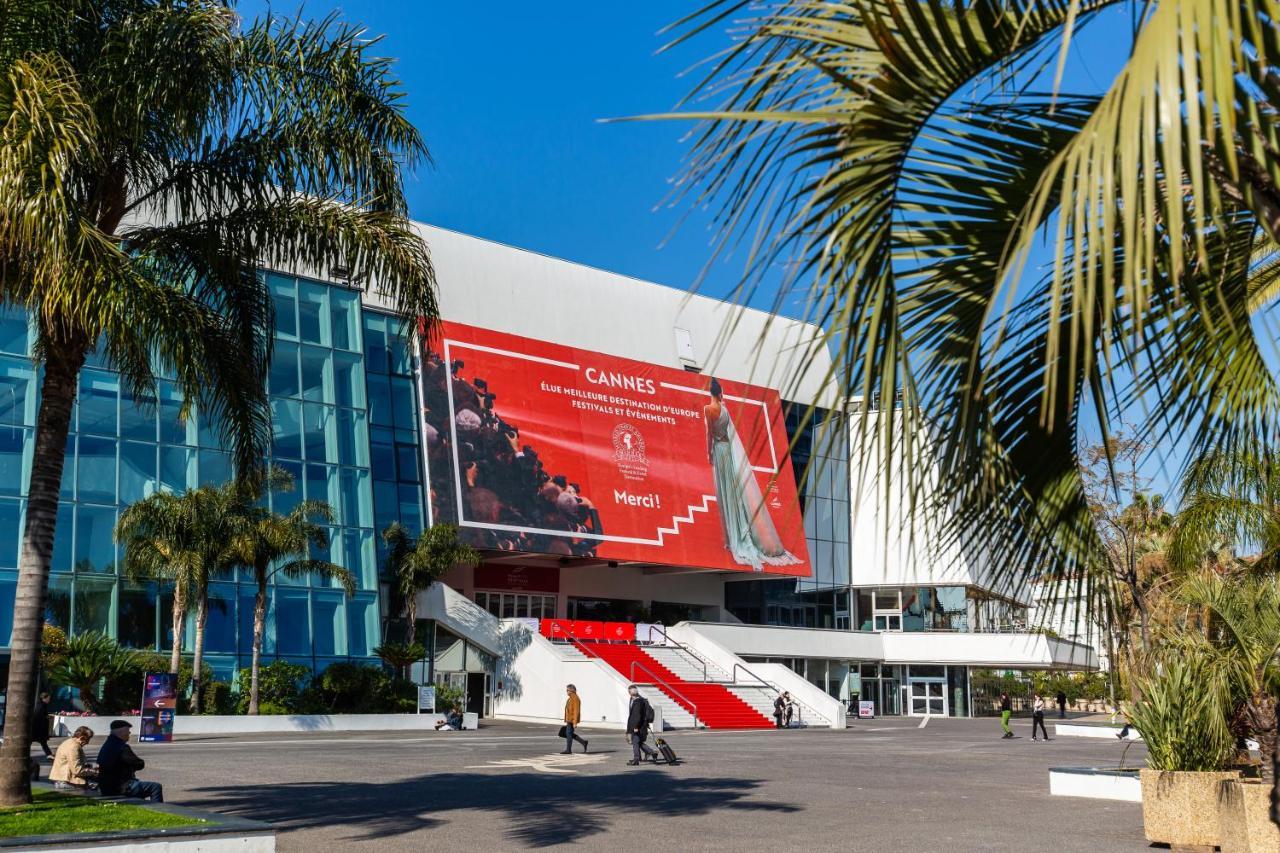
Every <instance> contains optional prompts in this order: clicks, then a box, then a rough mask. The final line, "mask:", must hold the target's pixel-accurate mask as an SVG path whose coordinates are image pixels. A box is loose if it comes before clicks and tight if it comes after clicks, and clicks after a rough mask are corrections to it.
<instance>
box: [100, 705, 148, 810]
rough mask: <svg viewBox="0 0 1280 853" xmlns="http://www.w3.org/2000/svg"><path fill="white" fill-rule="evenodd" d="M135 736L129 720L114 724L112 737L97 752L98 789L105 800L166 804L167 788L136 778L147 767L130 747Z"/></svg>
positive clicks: (117, 721) (114, 721)
mask: <svg viewBox="0 0 1280 853" xmlns="http://www.w3.org/2000/svg"><path fill="white" fill-rule="evenodd" d="M132 733H133V724H132V723H130V722H128V721H127V720H112V721H111V736H110V737H108V738H107V740H106V742H105V743H104V744H102V749H100V750H98V788H99V790H101V791H102V795H103V796H105V797H119V796H125V797H136V798H137V799H139V800H151V802H153V803H163V802H164V787H163V786H161V784H160V783H159V782H143V781H142V780H140V779H139V778H138V776H137V773H138V771H139V770H141V769H142V768H144V767H146V766H147V763H146V762H145V761H143V760H142V759H141V758H139V757H138V756H136V755H134V753H133V750H132V749H131V748H130V747H129V736H130V735H131V734H132Z"/></svg>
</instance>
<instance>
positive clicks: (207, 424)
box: [195, 412, 222, 450]
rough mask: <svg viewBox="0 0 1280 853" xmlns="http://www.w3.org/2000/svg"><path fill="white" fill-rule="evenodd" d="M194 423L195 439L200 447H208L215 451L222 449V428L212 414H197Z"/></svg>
mask: <svg viewBox="0 0 1280 853" xmlns="http://www.w3.org/2000/svg"><path fill="white" fill-rule="evenodd" d="M195 421H196V438H197V440H198V441H199V443H200V446H201V447H209V448H213V449H215V450H217V449H219V448H221V447H222V427H221V424H219V423H218V418H217V416H216V415H214V414H213V413H212V412H197V413H196V416H195Z"/></svg>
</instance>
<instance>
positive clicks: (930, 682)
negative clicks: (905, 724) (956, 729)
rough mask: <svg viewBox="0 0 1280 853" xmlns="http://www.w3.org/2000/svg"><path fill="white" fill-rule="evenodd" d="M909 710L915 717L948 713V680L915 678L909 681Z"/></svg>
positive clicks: (942, 715)
mask: <svg viewBox="0 0 1280 853" xmlns="http://www.w3.org/2000/svg"><path fill="white" fill-rule="evenodd" d="M909 685H910V694H909V701H910V705H909V710H908V713H909V714H911V716H913V717H923V716H926V715H929V716H933V717H945V716H946V715H947V680H946V679H945V678H940V679H931V678H913V679H911V681H910V682H909Z"/></svg>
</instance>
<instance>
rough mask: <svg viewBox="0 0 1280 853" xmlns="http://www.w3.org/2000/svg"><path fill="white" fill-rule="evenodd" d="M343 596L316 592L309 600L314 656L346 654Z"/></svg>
mask: <svg viewBox="0 0 1280 853" xmlns="http://www.w3.org/2000/svg"><path fill="white" fill-rule="evenodd" d="M342 599H343V596H342V595H341V594H338V595H334V594H332V593H325V592H317V593H315V594H314V595H313V596H312V600H311V624H312V626H314V632H315V646H316V654H318V655H345V654H346V653H347V626H346V623H345V621H344V616H345V615H346V608H345V607H343V606H342V603H343V602H342Z"/></svg>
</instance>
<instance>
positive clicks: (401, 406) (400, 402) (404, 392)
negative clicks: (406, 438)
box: [391, 378, 417, 430]
mask: <svg viewBox="0 0 1280 853" xmlns="http://www.w3.org/2000/svg"><path fill="white" fill-rule="evenodd" d="M391 407H392V409H393V410H394V413H395V414H394V417H395V425H396V426H397V427H399V428H400V429H408V430H411V429H413V428H414V427H415V426H416V424H417V419H416V418H415V417H414V393H413V380H411V379H399V378H397V379H392V380H391Z"/></svg>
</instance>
